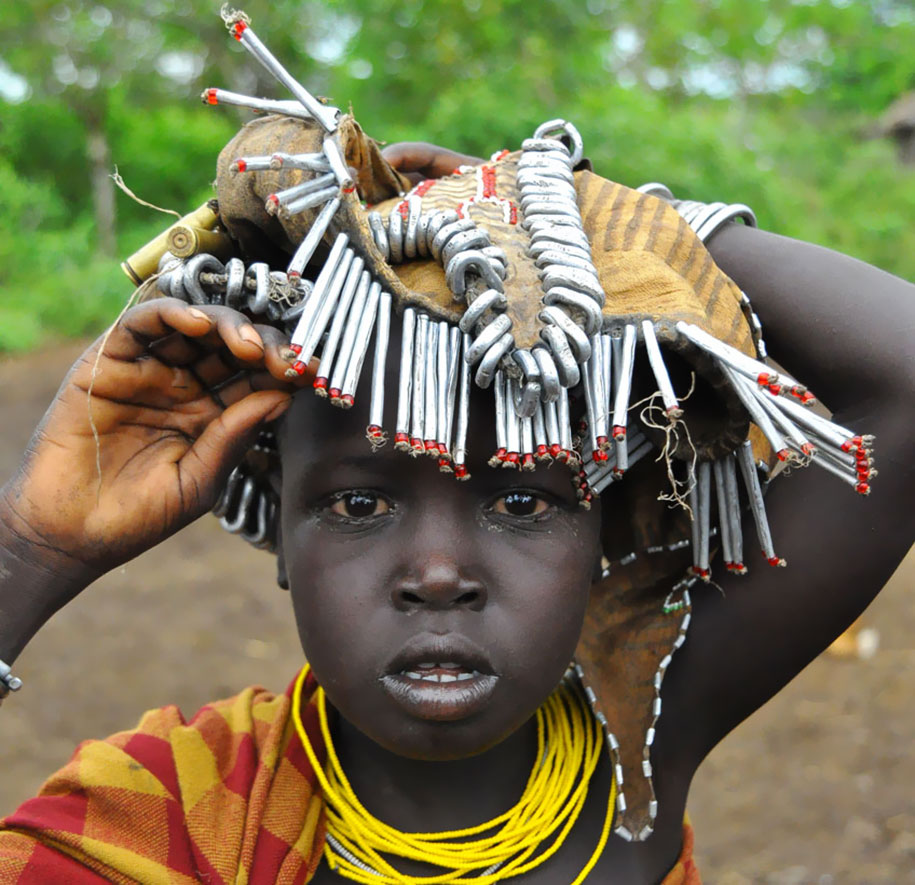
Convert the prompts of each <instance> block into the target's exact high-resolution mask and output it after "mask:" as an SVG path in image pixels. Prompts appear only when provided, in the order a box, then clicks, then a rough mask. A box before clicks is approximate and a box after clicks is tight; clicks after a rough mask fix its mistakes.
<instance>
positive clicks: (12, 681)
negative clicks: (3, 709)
mask: <svg viewBox="0 0 915 885" xmlns="http://www.w3.org/2000/svg"><path fill="white" fill-rule="evenodd" d="M20 688H22V680H21V679H20V678H19V677H18V676H13V673H12V670H11V668H10V665H9V664H6V663H4V662H3V661H0V704H2V703H3V701H4V699H5V698H6V696H7V695H8V694H9V693H10V692H11V691H19V689H20Z"/></svg>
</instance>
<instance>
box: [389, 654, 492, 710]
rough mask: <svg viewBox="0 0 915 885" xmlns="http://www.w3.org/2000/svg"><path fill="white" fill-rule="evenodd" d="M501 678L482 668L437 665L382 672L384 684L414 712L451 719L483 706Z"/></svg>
mask: <svg viewBox="0 0 915 885" xmlns="http://www.w3.org/2000/svg"><path fill="white" fill-rule="evenodd" d="M498 681H499V677H498V676H493V675H492V674H488V673H480V672H479V671H478V670H465V669H463V668H458V669H457V670H452V669H450V668H449V669H444V668H438V667H436V668H428V669H426V670H425V671H424V670H422V669H416V670H409V671H403V672H400V673H395V674H389V675H386V676H382V677H381V686H382V688H383V689H384V690H385V691H386V692H387V693H388V694H389V695H390V696H391V698H393V700H394V701H395V702H396V703H397V704H398V705H399V706H400V707H402V708H403V709H404V710H405V711H406V712H407V713H409V714H410V715H411V716H415V717H416V718H417V719H429V720H434V721H439V722H449V721H454V720H457V719H463V718H465V717H467V716H471V715H473V714H474V713H477V712H479V711H480V710H482V709H483V708H484V707H485V706H486V705H487V704H488V703H489V701H490V698H491V697H492V695H493V692H494V691H495V688H496V684H497V683H498Z"/></svg>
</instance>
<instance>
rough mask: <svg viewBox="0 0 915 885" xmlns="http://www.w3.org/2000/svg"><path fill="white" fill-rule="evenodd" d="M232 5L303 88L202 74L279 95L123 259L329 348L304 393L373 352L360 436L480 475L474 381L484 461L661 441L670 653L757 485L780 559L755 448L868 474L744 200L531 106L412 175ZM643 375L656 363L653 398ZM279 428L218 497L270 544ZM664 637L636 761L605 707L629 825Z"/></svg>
mask: <svg viewBox="0 0 915 885" xmlns="http://www.w3.org/2000/svg"><path fill="white" fill-rule="evenodd" d="M223 18H224V20H225V22H226V25H227V26H228V28H229V30H230V32H231V33H232V34H233V36H234V37H235V38H236V39H237V40H238V41H239V42H240V43H241V44H242V46H244V47H245V49H246V50H248V52H249V53H250V54H251V55H252V56H253V57H254V58H255V59H256V60H257V61H258V62H259V63H260V64H262V65H263V66H264V67H265V68H266V69H267V70H268V71H269V72H270V73H271V74H273V75H274V77H275V78H276V79H277V80H278V81H279V82H280V83H282V84H283V85H284V86H285V87H286V88H287V89H288V91H289V92H290V93H291V95H292V96H293V99H292V100H288V101H274V100H266V99H258V98H253V97H249V96H244V95H239V94H237V93H233V92H228V91H226V90H222V89H207V90H206V91H205V92H204V93H203V96H202V97H203V100H204V102H205V103H206V104H209V105H235V106H240V107H244V108H248V109H250V110H253V111H255V112H258V113H262V114H267V115H269V116H266V117H262V118H259V119H256V120H255V121H254V122H252V123H250V124H248V125H247V126H246V127H244V128H243V129H242V131H241V132H240V133H239V134H238V135H237V136H236V137H235V138H234V139H233V140H232V141H231V142H230V143H229V145H227V147H226V148H225V149H224V150H223V152H222V154H221V155H220V159H219V163H218V177H217V193H218V207H210V209H208V210H199V211H198V213H196V214H195V215H194V216H189V217H188V218H189V219H190V220H188V219H184V220H183V222H184V223H183V224H182V223H179V225H176V226H173V228H171V229H170V230H169V231H168V232H166V234H165V235H163V237H162V238H160V239H162V242H161V243H160V244H159V247H158V251H157V252H156V254H155V258H156V259H159V258H160V256H161V260H158V263H156V261H152V262H151V263H150V260H149V255H148V254H146V255H145V258H144V259H143V260H144V261H145V264H143V262H141V261H139V260H137V256H134V257H133V258H131V259H129V260H128V262H127V263H125V269H127V270H128V273H131V275H132V276H133V278H134V280H135V282H137V283H140V282H141V281H142V280H143V279H144V278H145V277H147V276H150V275H151V274H152V273H153V272H154V271H158V277H157V285H158V288H159V290H160V291H162V292H163V293H166V294H170V295H173V296H176V297H180V298H184V299H185V300H188V301H190V302H192V303H197V304H201V303H221V304H228V305H229V306H231V307H234V308H236V309H239V310H242V311H244V312H246V313H248V314H249V315H251V316H252V317H256V318H257V319H258V320H259V321H266V322H270V323H273V324H276V325H278V326H281V327H283V328H285V329H286V330H287V332H288V333H289V334H290V340H291V347H292V350H293V351H295V353H296V360H295V362H294V363H293V365H292V367H291V368H290V370H289V371H290V372H291V373H300V374H302V373H304V372H305V370H306V367H307V366H308V364H309V362H311V361H312V360H317V364H318V367H317V373H316V377H315V380H314V389H315V392H316V393H317V394H318V395H319V396H322V397H326V398H327V399H329V400H330V402H331V404H333V405H335V406H338V407H340V408H347V409H348V408H353V407H359V406H358V405H357V404H356V402H355V398H356V393H357V389H359V384H360V379H361V378H362V377H363V374H364V371H365V369H366V367H367V366H370V367H371V368H370V374H371V379H370V380H371V384H370V387H369V395H368V413H367V429H366V435H367V438H368V442H369V443H370V444H371V445H372V447H378V446H382V445H384V444H385V443H386V442H387V441H388V440H389V439H392V440H393V445H394V446H395V448H397V449H398V450H401V451H404V452H406V453H409V454H411V455H413V456H419V455H427V456H431V457H434V458H435V459H436V460H437V462H438V464H439V467H440V469H441V470H442V471H443V472H446V473H451V474H453V475H454V477H455V478H457V479H459V480H461V479H467V478H468V476H469V474H468V470H467V451H468V446H469V445H471V444H474V445H479V444H480V443H479V440H481V438H485V436H486V435H488V434H489V433H490V432H491V431H490V429H489V428H486V432H485V434H484V433H483V432H481V431H478V430H476V429H473V428H471V427H470V426H469V423H470V422H469V416H470V396H471V389H472V385H475V386H476V387H478V388H481V389H484V390H491V391H492V395H493V408H494V416H495V421H494V429H495V445H494V451H493V452H492V456H491V457H490V459H489V463H490V465H491V466H493V467H502V468H512V469H521V470H533V469H535V467H536V465H537V464H538V463H549V462H552V461H558V462H562V463H565V464H566V465H567V466H568V467H569V468H571V469H572V471H573V472H572V476H573V480H574V482H575V485H576V489H577V492H578V496H579V499H580V501H581V503H582V505H583V506H589V505H590V503H591V502H592V501H593V499H594V496H595V495H599V494H601V493H602V492H603V491H604V490H605V489H607V488H608V487H609V486H610V485H611V484H612V483H614V482H617V481H618V480H620V479H621V478H622V477H623V475H624V474H625V473H626V471H627V470H629V469H631V468H632V467H633V466H634V465H635V464H636V463H638V462H639V461H646V460H648V456H649V455H651V456H652V457H653V459H655V460H661V461H662V462H664V463H666V465H667V474H668V476H669V477H671V479H672V480H673V481H674V483H675V488H674V495H673V497H675V498H676V499H677V500H678V501H680V502H681V503H683V504H685V505H686V507H687V509H688V511H689V513H690V517H691V521H692V536H691V538H690V541H689V544H690V546H691V549H692V568H691V575H690V576H689V577H688V578H687V579H686V580H685V582H681V584H680V585H678V586H677V588H675V590H674V591H673V592H672V594H671V596H670V597H669V598H668V599H667V600H665V601H664V606H663V610H664V612H668V611H670V612H680V611H682V612H684V615H683V617H682V620H681V624H680V627H675V628H673V633H671V631H670V630H669V629H668V628H664V629H665V630H666V631H667V632H666V633H664V635H663V636H662V635H661V633H659V634H658V642H659V643H666V648H670V646H671V643H673V649H671V652H672V651H673V650H676V648H679V646H680V645H682V642H683V641H684V638H685V631H686V628H687V626H688V624H689V617H690V615H689V592H688V590H689V586H690V585H691V584H692V583H694V582H695V581H698V580H706V581H707V580H709V577H710V573H711V572H710V562H711V558H712V554H713V540H712V539H713V537H714V536H715V535H716V534H717V542H718V545H719V546H720V548H721V552H722V556H723V559H724V562H725V567H726V568H727V570H728V571H729V572H732V573H735V574H743V573H745V572H746V570H747V567H746V565H745V563H744V553H743V530H742V522H743V511H744V507H745V506H746V508H747V509H749V511H750V513H751V516H752V521H753V522H754V524H755V527H756V531H757V537H758V539H759V544H760V547H761V548H762V551H763V555H764V557H765V559H766V560H767V562H768V563H769V564H771V565H784V564H785V563H784V560H783V559H781V558H780V557H779V556H778V555H777V553H776V552H775V548H774V545H773V541H772V535H771V532H770V530H769V525H768V520H767V517H766V511H765V504H764V502H763V491H762V486H761V483H760V478H759V473H758V465H759V464H760V463H762V464H763V465H764V466H765V462H766V461H767V460H768V458H769V456H770V455H772V456H773V461H777V462H783V463H785V464H791V465H799V466H801V465H807V464H811V463H812V464H816V465H818V466H820V467H822V468H824V469H825V470H827V471H829V472H831V473H833V474H835V475H836V476H837V477H838V478H840V479H842V480H844V481H845V482H847V483H848V484H849V485H851V486H852V487H853V488H854V489H855V490H857V491H858V492H859V493H861V494H867V493H868V492H869V482H870V479H871V478H872V476H873V475H874V474H875V472H876V471H874V470H873V469H872V461H871V450H870V443H871V438H870V437H865V436H861V435H858V434H856V433H855V432H853V431H852V430H849V429H847V428H844V427H841V426H839V425H837V424H835V423H833V422H832V421H830V420H829V419H828V418H826V417H824V416H823V415H821V414H820V413H819V412H816V411H813V410H812V409H811V405H812V404H813V403H814V401H815V400H814V397H813V395H812V394H811V393H810V392H809V391H808V390H807V389H806V388H805V387H804V386H803V385H801V384H800V383H798V382H797V381H795V380H794V379H793V378H791V377H790V376H789V375H787V374H786V373H785V372H784V371H782V370H781V369H778V370H777V371H776V370H775V369H774V368H773V367H772V366H771V365H769V364H768V363H767V362H766V356H767V355H766V350H765V345H764V343H763V340H762V330H761V326H760V323H759V320H758V318H757V317H756V315H755V313H754V312H753V310H752V307H751V305H750V303H749V300H748V299H747V296H746V295H745V294H743V293H742V292H741V291H740V290H739V288H738V287H737V286H736V285H735V284H734V283H733V282H732V281H731V280H730V279H728V278H727V277H726V276H725V275H724V274H723V273H722V272H721V271H720V270H719V269H718V268H717V266H716V265H715V263H714V261H713V260H712V258H711V256H710V254H709V253H708V251H707V250H706V249H705V248H704V246H703V245H702V244H703V242H704V241H705V240H707V239H708V237H710V236H711V235H712V234H713V233H714V232H715V231H716V230H718V228H719V227H721V225H723V224H726V223H729V222H731V221H733V220H734V219H737V218H740V219H742V220H743V221H744V222H745V223H747V224H750V225H753V226H755V223H756V220H755V217H754V216H753V213H752V211H751V210H750V209H749V208H748V207H746V206H742V205H726V204H723V203H714V204H711V205H707V204H702V203H695V202H689V201H677V200H675V199H674V198H673V195H672V194H671V193H670V191H669V190H667V188H665V187H664V186H663V185H659V184H649V185H644V186H643V187H641V188H639V189H638V190H633V189H630V188H627V187H624V186H623V185H620V184H617V183H615V182H612V181H608V180H606V179H603V178H601V177H599V176H597V175H595V174H593V173H592V172H591V171H590V168H589V167H590V164H589V163H588V162H587V161H585V160H583V144H582V139H581V136H580V135H579V133H578V131H577V129H576V128H575V127H574V126H573V125H572V124H571V123H569V122H567V121H565V120H561V119H556V120H550V121H548V122H546V123H543V124H542V125H541V126H539V127H537V129H536V130H535V131H534V132H533V133H532V136H531V137H530V138H528V139H526V140H524V141H523V142H522V144H521V149H520V150H518V151H508V150H503V151H499V152H498V153H496V154H494V155H493V156H492V158H491V159H490V160H489V161H488V162H486V163H483V164H481V165H479V166H468V167H460V168H458V169H456V170H455V171H454V173H453V174H451V175H449V176H446V177H444V178H441V179H436V180H428V181H423V182H421V183H419V184H418V185H416V186H411V185H410V183H409V182H408V181H407V180H406V179H405V178H403V177H402V176H400V175H399V174H398V173H396V172H395V171H394V170H393V169H392V168H391V167H390V166H389V165H388V164H387V163H386V162H385V161H384V159H383V158H382V157H381V154H380V152H379V150H378V148H377V145H376V144H375V143H374V142H373V141H371V139H368V138H367V137H366V136H365V135H364V134H363V133H362V130H361V129H360V128H359V126H358V124H357V123H356V122H355V120H354V119H353V117H352V116H351V115H349V114H343V113H341V112H340V111H339V110H338V109H337V108H335V107H332V106H330V105H328V104H324V103H322V102H321V101H319V100H318V99H316V98H315V97H314V96H312V95H311V93H309V92H308V91H307V90H306V89H305V88H304V87H303V86H302V85H301V84H300V83H298V82H297V81H296V80H295V79H294V78H293V77H292V75H291V74H290V73H289V72H288V71H287V70H286V69H285V68H284V67H283V65H282V64H281V63H280V62H279V61H278V60H277V59H276V58H275V57H274V56H273V54H272V53H271V52H270V51H269V50H268V49H267V47H266V46H265V45H264V44H263V43H262V42H261V40H260V39H259V38H258V37H257V35H256V34H255V32H254V30H253V29H252V27H251V24H250V21H249V19H248V17H247V16H246V15H245V14H244V13H241V12H237V11H233V10H228V9H224V10H223ZM363 201H367V203H368V204H370V205H367V204H366V203H363ZM163 253H164V254H163ZM139 254H140V253H138V255H139ZM239 255H244V256H246V257H247V258H249V259H251V258H253V259H254V260H252V261H249V262H248V263H246V261H245V260H244V259H243V258H242V257H239ZM141 265H142V267H141ZM398 321H399V322H400V324H401V327H400V342H401V343H400V352H399V354H390V357H391V359H393V360H396V361H397V364H398V366H399V373H398V376H397V377H398V380H397V385H396V389H395V390H388V389H386V383H385V380H386V379H385V369H386V365H387V362H388V358H389V353H388V350H389V340H390V335H391V331H392V323H394V322H398ZM370 349H371V351H372V354H371V358H369V351H370ZM637 363H642V364H643V365H642V366H641V367H639V368H637ZM642 368H644V369H645V370H646V371H644V372H643V371H641V369H642ZM640 375H641V376H642V377H643V378H645V379H647V380H648V383H649V385H650V387H649V389H648V393H649V396H647V397H644V398H643V399H641V400H640V399H638V393H637V384H635V383H634V379H636V380H637V379H638V378H639V376H640ZM579 413H583V414H582V417H581V418H580V419H579V418H577V417H574V416H577V415H578V414H579ZM751 427H752V428H754V429H753V430H752V433H751ZM751 436H752V437H753V440H754V442H753V443H751V441H750V437H751ZM274 452H275V442H274V440H273V438H272V436H271V435H270V434H269V433H265V434H262V436H261V438H260V439H259V441H258V443H257V445H256V446H255V447H254V449H253V450H252V452H250V453H249V455H248V457H247V458H246V459H245V461H244V462H243V463H242V465H240V466H239V467H238V468H236V469H235V470H234V471H233V473H232V474H231V476H230V477H229V480H228V482H227V485H226V487H225V489H224V491H223V493H222V494H221V496H220V498H219V500H218V502H217V504H216V507H215V508H214V512H215V513H216V514H217V515H218V516H219V517H220V518H221V521H222V525H223V526H224V527H225V528H226V529H228V530H229V531H231V532H235V533H238V534H240V535H241V536H242V537H244V538H245V539H246V540H248V541H249V542H251V543H253V544H254V545H255V546H258V547H261V548H264V549H268V550H272V549H273V548H274V543H275V537H276V528H277V515H278V504H279V502H278V500H277V497H276V494H275V492H274V491H273V490H272V488H271V487H270V484H269V482H268V481H267V480H266V477H265V476H264V470H263V469H262V468H263V465H264V464H266V463H267V462H268V461H269V460H270V458H272V457H273V454H274ZM676 474H679V476H680V478H679V479H676V477H675V475H676ZM738 477H740V480H742V484H743V486H744V490H745V491H744V492H743V493H741V492H740V490H739V486H740V484H741V483H740V482H739V481H738ZM713 480H714V482H713ZM713 487H714V494H713V491H712V490H713ZM661 491H663V490H661ZM744 501H745V502H746V504H744V503H743V502H744ZM715 514H717V517H716V519H713V515H715ZM715 521H717V526H714V525H713V522H715ZM671 546H679V544H674V545H671ZM649 549H651V548H649ZM668 549H669V548H668ZM652 605H654V603H652ZM655 607H656V608H658V607H657V606H655ZM658 613H659V614H660V613H661V612H660V608H658ZM668 634H670V635H668ZM577 657H578V656H577ZM594 659H595V661H597V659H598V656H597V655H596V654H595V656H594ZM669 661H670V654H666V656H664V657H663V658H662V659H661V662H660V665H658V662H657V661H656V660H655V661H653V662H652V664H651V666H652V667H653V668H656V672H655V676H654V695H653V697H652V699H651V701H650V703H649V705H648V706H647V707H646V711H644V712H645V715H647V716H648V717H649V719H648V728H647V731H644V734H645V735H646V738H645V741H644V755H643V758H642V759H641V760H640V762H638V763H634V762H632V761H631V760H625V759H623V758H622V757H621V756H620V752H619V741H618V739H617V737H616V736H614V734H613V733H612V731H611V730H610V729H609V728H607V732H608V744H609V746H610V749H611V753H612V754H613V756H614V762H615V768H616V775H617V784H618V788H619V790H618V795H617V803H618V819H617V822H616V827H615V832H617V834H618V835H621V836H623V837H624V838H629V839H643V838H646V837H647V835H649V834H650V833H651V831H652V828H653V825H654V819H655V816H656V813H657V803H656V802H655V801H654V793H653V788H651V765H650V760H649V753H650V746H651V740H652V739H653V734H654V723H655V721H656V720H657V716H658V715H659V714H660V684H661V680H662V679H663V675H664V672H665V670H666V666H667V663H669ZM590 666H591V665H590V663H589V667H590ZM595 666H597V665H596V664H595ZM648 679H650V673H649V674H648ZM588 691H589V698H590V699H591V700H592V703H594V705H595V709H596V711H597V712H598V718H599V719H600V720H601V721H602V723H603V724H604V725H605V727H607V726H606V723H607V720H606V718H605V717H604V714H603V713H601V712H600V711H599V710H597V708H598V707H601V706H602V707H603V708H604V710H605V711H606V708H607V706H608V704H609V703H610V702H609V701H608V700H607V699H606V698H605V697H595V694H594V692H593V691H591V690H590V689H588ZM601 694H602V692H601V691H600V690H598V695H601ZM641 719H644V716H642V717H640V720H641ZM629 765H639V766H640V767H641V770H642V774H643V776H644V778H645V783H646V784H647V788H648V790H649V791H650V795H647V796H646V794H645V792H644V789H643V788H636V790H635V795H636V798H637V799H638V805H639V806H640V807H639V810H638V811H637V812H635V811H634V810H633V809H632V808H629V809H627V805H626V792H629V790H628V788H627V791H626V792H624V790H623V783H624V781H623V768H624V766H629ZM631 795H633V794H632V793H631V792H630V796H631Z"/></svg>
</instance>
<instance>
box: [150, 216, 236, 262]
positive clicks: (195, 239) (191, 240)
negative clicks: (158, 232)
mask: <svg viewBox="0 0 915 885" xmlns="http://www.w3.org/2000/svg"><path fill="white" fill-rule="evenodd" d="M232 248H233V247H232V239H231V237H230V236H229V235H228V234H227V233H225V231H221V230H204V229H203V228H200V227H192V226H191V225H190V224H176V225H175V226H174V227H171V228H169V231H168V239H167V241H166V249H167V250H168V251H169V252H171V253H172V255H174V256H175V257H176V258H190V257H191V256H192V255H199V254H200V253H201V252H207V253H209V254H210V255H215V256H216V257H217V258H219V259H221V260H223V261H224V260H225V259H227V258H230V257H231V256H232Z"/></svg>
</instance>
